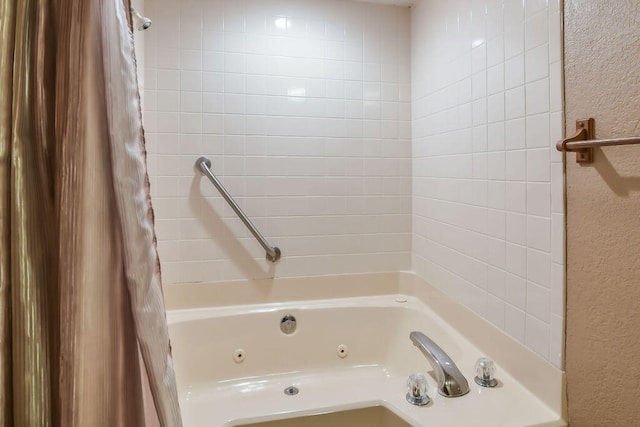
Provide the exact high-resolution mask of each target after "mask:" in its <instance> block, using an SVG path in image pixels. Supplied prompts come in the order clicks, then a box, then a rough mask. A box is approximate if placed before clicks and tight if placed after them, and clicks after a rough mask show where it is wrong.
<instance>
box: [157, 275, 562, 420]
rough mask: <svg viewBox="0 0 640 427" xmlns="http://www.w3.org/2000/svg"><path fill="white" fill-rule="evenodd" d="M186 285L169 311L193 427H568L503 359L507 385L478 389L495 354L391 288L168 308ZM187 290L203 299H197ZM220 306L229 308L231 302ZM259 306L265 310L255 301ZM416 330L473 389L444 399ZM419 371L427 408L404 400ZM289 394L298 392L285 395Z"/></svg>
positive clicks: (185, 408)
mask: <svg viewBox="0 0 640 427" xmlns="http://www.w3.org/2000/svg"><path fill="white" fill-rule="evenodd" d="M289 285H291V283H288V284H285V288H286V286H289ZM184 286H189V285H178V286H174V287H173V288H172V289H171V291H170V292H167V294H168V295H167V301H168V303H167V305H168V307H169V311H168V320H169V330H170V335H171V343H172V348H173V355H174V362H175V369H176V375H177V380H178V389H179V394H180V398H181V402H180V404H181V408H182V413H183V419H184V423H185V426H187V427H198V426H256V427H259V426H263V427H287V426H316V425H317V426H324V425H331V426H332V427H342V426H345V427H346V426H349V427H356V426H359V425H363V426H369V427H374V426H379V427H395V426H482V425H487V426H492V427H497V426H509V427H514V426H563V425H566V423H565V422H564V421H563V420H562V417H561V415H560V414H559V413H558V411H557V408H555V409H554V408H552V407H551V406H550V405H548V404H546V403H545V402H544V399H540V398H538V397H537V396H536V395H535V394H533V393H532V392H531V391H530V390H528V389H527V388H525V387H524V386H523V385H522V384H521V383H520V382H519V381H518V380H517V379H516V378H514V377H512V376H511V375H510V374H509V373H508V372H507V371H506V369H504V368H503V367H502V366H501V364H500V361H499V360H498V361H497V373H496V378H497V379H498V380H499V385H498V387H496V388H493V389H488V388H483V387H480V386H478V385H477V384H476V383H475V382H474V376H475V370H474V365H475V362H476V360H477V359H478V358H479V357H482V356H485V355H486V354H485V353H482V352H481V351H480V350H479V349H478V348H477V347H476V346H474V345H473V344H472V343H471V342H470V341H469V340H467V339H465V337H463V336H462V335H461V334H460V333H459V332H458V331H457V330H456V329H453V328H452V326H450V325H449V324H448V323H447V322H445V321H444V320H443V319H442V317H441V316H440V315H438V314H437V313H436V312H435V311H434V310H432V309H431V308H430V307H428V306H427V305H426V304H425V303H424V302H423V301H422V299H420V298H419V297H417V296H411V295H404V294H399V293H389V294H385V293H384V291H382V292H380V293H379V294H376V293H377V292H373V293H374V295H366V296H353V295H346V296H343V297H341V298H317V299H316V298H310V299H307V300H292V301H282V302H273V301H269V299H270V298H259V297H258V298H249V300H252V299H253V301H251V302H253V303H251V304H244V305H231V306H229V305H225V306H208V304H207V303H206V300H211V299H212V297H213V294H212V293H211V289H209V290H208V291H205V293H206V292H209V296H208V297H207V296H206V295H203V296H202V298H201V299H199V300H198V303H197V304H196V305H197V307H194V308H185V307H184V304H177V306H178V307H179V308H178V309H171V306H172V304H171V301H170V300H171V296H172V295H177V294H178V293H179V292H180V288H181V287H182V289H183V290H184V289H187V288H185V287H184ZM211 286H213V287H215V286H216V285H211ZM234 286H240V287H241V286H242V285H241V284H236V285H234ZM271 286H272V287H273V286H275V285H274V284H273V283H271ZM309 288H312V287H309ZM374 288H375V287H374ZM199 289H205V288H203V287H200V288H199ZM218 289H219V290H220V289H222V288H218ZM226 289H231V288H229V287H227V288H226ZM271 289H273V288H271ZM393 290H399V289H398V288H395V289H393ZM298 291H299V289H298ZM189 292H191V293H192V297H194V298H196V299H198V297H197V291H196V292H195V293H194V291H193V290H191V291H189ZM222 293H224V292H222ZM240 294H242V292H240ZM220 295H222V294H220ZM241 296H242V298H240V299H243V300H247V298H246V294H242V295H241ZM316 296H318V295H316ZM319 296H323V295H319ZM213 299H214V300H215V298H213ZM219 299H220V300H226V302H229V301H228V300H227V299H228V298H227V297H226V296H225V297H220V298H219ZM260 299H262V300H265V301H266V302H265V303H257V301H258V300H260ZM285 315H292V316H294V317H295V319H296V326H297V328H296V330H295V332H293V333H292V334H285V333H284V332H282V331H281V328H280V322H281V320H282V318H283V317H284V316H285ZM411 331H421V332H423V333H424V334H426V335H427V336H428V337H429V338H431V339H432V340H433V341H435V342H436V343H437V344H438V345H439V346H440V347H441V348H442V349H443V350H444V351H445V352H446V353H447V354H448V355H449V356H450V357H451V358H452V359H453V360H454V362H455V363H456V364H457V365H458V367H459V369H460V370H461V371H462V373H463V374H464V376H465V377H466V379H467V381H468V383H469V387H470V389H471V391H470V393H468V394H467V395H465V396H462V397H457V398H446V397H443V396H440V395H439V394H438V393H437V390H436V382H435V379H434V377H433V372H432V368H431V365H430V364H429V362H428V361H427V360H426V358H425V357H424V356H423V355H422V353H421V352H420V351H419V350H418V349H417V348H416V347H414V346H413V344H412V342H411V340H410V339H409V333H410V332H411ZM507 359H508V358H507ZM416 372H422V373H425V374H427V379H428V381H429V396H430V397H431V403H430V404H429V405H427V406H423V407H417V406H413V405H411V404H409V403H408V402H407V401H406V399H405V395H406V380H407V377H408V376H409V375H411V374H413V373H416ZM292 386H293V387H295V388H296V389H297V394H293V395H289V394H285V389H287V388H289V387H292ZM551 386H553V384H550V387H551ZM552 406H553V405H552ZM354 420H358V422H356V421H354Z"/></svg>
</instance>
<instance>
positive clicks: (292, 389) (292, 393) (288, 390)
mask: <svg viewBox="0 0 640 427" xmlns="http://www.w3.org/2000/svg"><path fill="white" fill-rule="evenodd" d="M299 391H300V390H298V387H294V386H290V387H287V388H285V389H284V394H286V395H287V396H295V395H296V394H298V392H299Z"/></svg>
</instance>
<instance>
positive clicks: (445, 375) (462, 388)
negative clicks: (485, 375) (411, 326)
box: [409, 331, 469, 397]
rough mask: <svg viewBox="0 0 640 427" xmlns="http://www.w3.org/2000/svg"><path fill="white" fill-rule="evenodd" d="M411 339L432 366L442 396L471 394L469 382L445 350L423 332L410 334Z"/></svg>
mask: <svg viewBox="0 0 640 427" xmlns="http://www.w3.org/2000/svg"><path fill="white" fill-rule="evenodd" d="M409 338H410V339H411V341H412V342H413V345H415V346H416V347H418V349H420V351H421V352H422V354H424V356H425V357H426V358H427V360H428V361H429V363H430V364H431V367H432V368H433V371H434V372H435V375H436V381H437V382H438V393H439V394H440V395H442V396H444V397H459V396H463V395H465V394H467V393H469V384H468V383H467V380H466V379H465V377H464V375H462V372H460V370H459V369H458V367H457V366H456V364H455V363H453V360H451V358H450V357H449V355H447V353H445V352H444V350H442V349H441V348H440V347H439V346H438V345H437V344H436V343H435V342H433V341H432V340H431V339H429V338H428V337H427V336H426V335H425V334H423V333H422V332H418V331H413V332H411V333H410V334H409Z"/></svg>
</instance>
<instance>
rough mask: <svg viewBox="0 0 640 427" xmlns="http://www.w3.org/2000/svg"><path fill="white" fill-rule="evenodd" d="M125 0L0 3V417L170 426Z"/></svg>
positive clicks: (173, 408) (170, 398) (1, 426)
mask: <svg viewBox="0 0 640 427" xmlns="http://www.w3.org/2000/svg"><path fill="white" fill-rule="evenodd" d="M130 28H131V26H130V13H129V1H128V0H91V1H77V0H0V33H1V40H0V427H8V426H64V427H71V426H78V427H80V426H82V427H85V426H91V427H95V426H151V425H162V426H179V425H181V419H180V410H179V407H178V399H177V392H176V384H175V376H174V372H173V367H172V362H171V354H170V347H169V337H168V330H167V323H166V315H165V311H164V302H163V297H162V289H161V282H160V268H159V263H158V256H157V251H156V245H155V233H154V229H153V212H152V209H151V202H150V198H149V184H148V177H147V173H146V153H145V148H144V137H143V132H142V123H141V115H140V103H139V96H138V88H137V81H136V73H135V60H134V52H133V39H132V34H131V29H130Z"/></svg>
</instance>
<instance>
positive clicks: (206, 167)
mask: <svg viewBox="0 0 640 427" xmlns="http://www.w3.org/2000/svg"><path fill="white" fill-rule="evenodd" d="M196 167H197V168H198V170H200V172H202V174H203V175H206V176H207V178H209V180H210V181H211V183H212V184H213V186H214V187H216V189H217V190H218V191H219V192H220V195H221V196H222V197H223V198H224V199H225V200H226V201H227V203H229V206H231V208H232V209H233V210H234V212H235V213H236V215H238V217H239V218H240V219H241V220H242V222H243V223H244V225H246V226H247V228H248V229H249V231H250V232H251V234H253V237H255V238H256V239H257V240H258V242H260V245H261V246H262V247H263V248H264V250H265V251H267V260H269V261H271V262H276V261H278V260H279V259H280V249H278V248H277V247H275V246H271V245H270V244H269V242H267V241H266V240H265V238H264V237H263V236H262V234H260V232H259V231H258V229H257V228H256V226H255V225H253V223H252V222H251V220H250V219H249V218H248V217H247V215H245V213H244V212H243V211H242V209H240V206H238V204H237V203H236V201H235V200H233V197H231V194H229V192H228V191H227V190H226V188H224V186H223V185H222V183H221V182H220V181H219V180H218V178H216V176H215V175H214V174H213V172H211V161H210V160H209V159H207V158H206V157H200V158H199V159H198V160H196Z"/></svg>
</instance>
